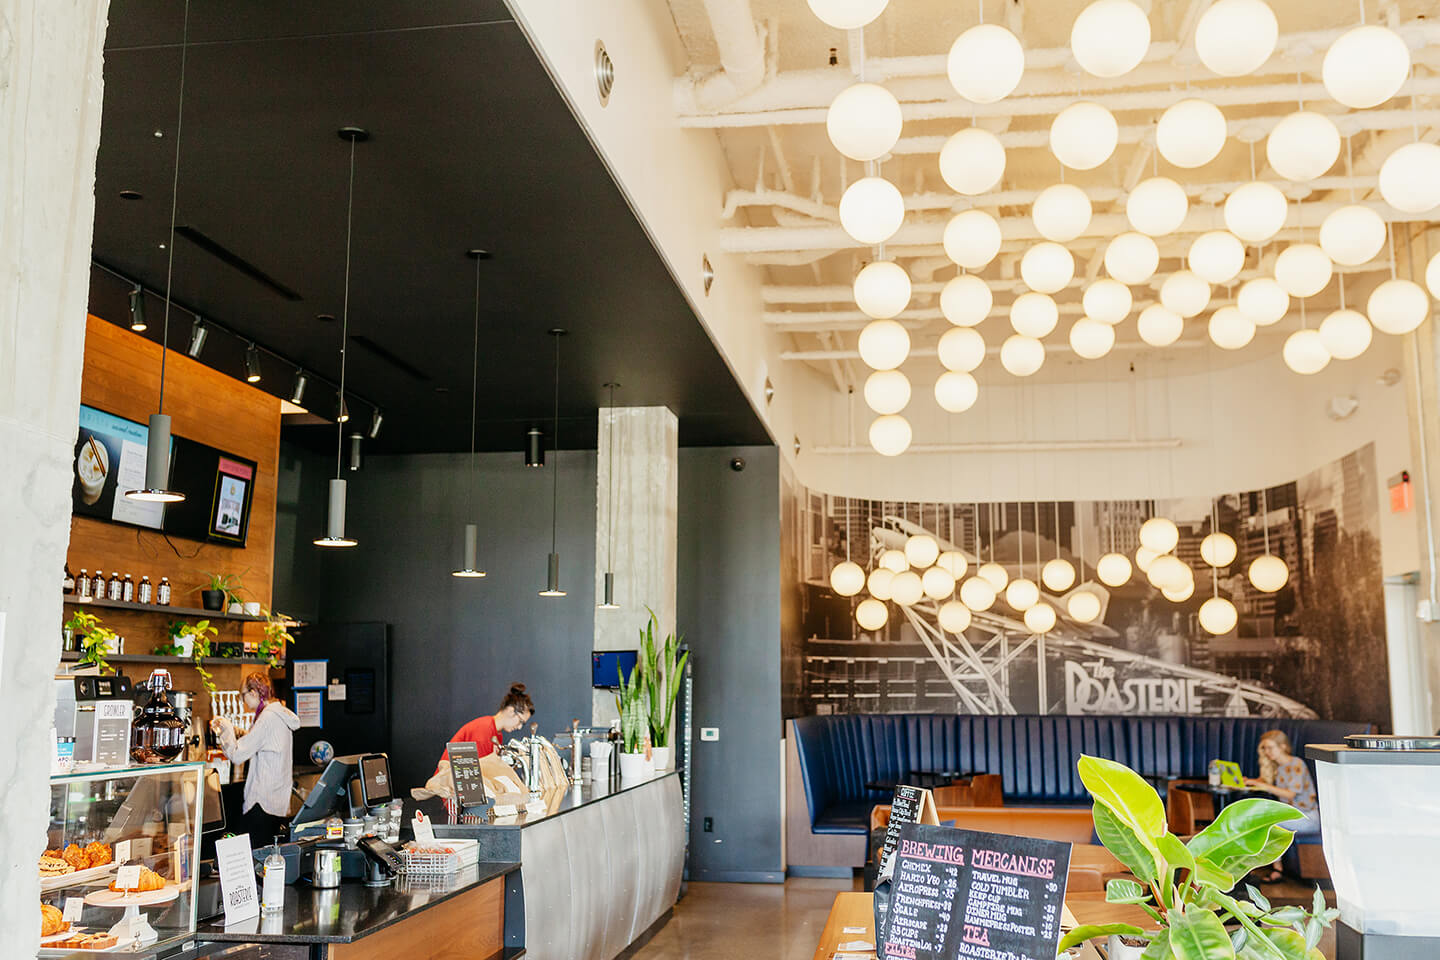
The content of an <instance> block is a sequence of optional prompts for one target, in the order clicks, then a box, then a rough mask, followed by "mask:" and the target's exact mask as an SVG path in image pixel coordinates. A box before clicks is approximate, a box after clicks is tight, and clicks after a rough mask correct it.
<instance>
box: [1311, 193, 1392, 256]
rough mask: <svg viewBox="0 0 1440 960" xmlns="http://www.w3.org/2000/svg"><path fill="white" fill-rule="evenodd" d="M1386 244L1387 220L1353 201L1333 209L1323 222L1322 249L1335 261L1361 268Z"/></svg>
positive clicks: (1321, 232) (1321, 228)
mask: <svg viewBox="0 0 1440 960" xmlns="http://www.w3.org/2000/svg"><path fill="white" fill-rule="evenodd" d="M1384 246H1385V221H1384V220H1382V219H1380V214H1378V213H1376V212H1375V211H1374V210H1371V209H1370V208H1369V207H1362V206H1360V205H1359V204H1350V205H1349V206H1345V207H1341V208H1340V209H1338V210H1334V211H1331V213H1330V215H1329V216H1327V217H1326V218H1325V220H1324V222H1323V223H1321V224H1320V249H1321V250H1324V251H1325V254H1326V256H1328V257H1329V258H1330V259H1331V260H1334V261H1335V262H1336V263H1341V264H1344V265H1345V266H1347V267H1358V266H1359V265H1360V264H1362V263H1369V262H1370V261H1371V260H1374V259H1375V257H1376V255H1378V254H1379V253H1380V251H1381V249H1382V248H1384Z"/></svg>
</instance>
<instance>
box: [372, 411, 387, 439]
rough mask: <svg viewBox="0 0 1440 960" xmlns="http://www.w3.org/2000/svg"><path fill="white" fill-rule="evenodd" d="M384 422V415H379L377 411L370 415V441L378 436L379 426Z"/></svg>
mask: <svg viewBox="0 0 1440 960" xmlns="http://www.w3.org/2000/svg"><path fill="white" fill-rule="evenodd" d="M384 422H385V414H383V413H381V412H380V411H379V410H376V411H375V412H374V413H372V414H370V439H371V440H374V439H375V438H376V437H378V436H380V425H381V424H383V423H384Z"/></svg>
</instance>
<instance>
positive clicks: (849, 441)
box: [845, 384, 855, 563]
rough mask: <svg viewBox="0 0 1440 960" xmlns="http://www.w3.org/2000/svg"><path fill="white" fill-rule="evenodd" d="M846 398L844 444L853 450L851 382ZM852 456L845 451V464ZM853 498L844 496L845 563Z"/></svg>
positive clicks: (853, 424) (848, 550)
mask: <svg viewBox="0 0 1440 960" xmlns="http://www.w3.org/2000/svg"><path fill="white" fill-rule="evenodd" d="M846 400H847V402H846V413H847V415H848V423H849V425H848V426H847V427H846V428H845V446H846V448H847V449H848V450H852V451H853V450H854V449H855V387H854V385H853V384H852V385H851V386H850V390H849V393H848V395H847V398H846ZM854 457H855V454H854V453H847V454H846V455H845V462H846V464H847V465H852V464H853V463H854ZM853 499H854V498H853V497H851V496H848V495H847V496H846V497H845V562H847V563H849V562H850V541H851V539H852V537H853V533H852V531H851V529H850V501H851V500H853Z"/></svg>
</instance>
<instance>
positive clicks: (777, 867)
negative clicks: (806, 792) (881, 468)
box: [677, 446, 784, 881]
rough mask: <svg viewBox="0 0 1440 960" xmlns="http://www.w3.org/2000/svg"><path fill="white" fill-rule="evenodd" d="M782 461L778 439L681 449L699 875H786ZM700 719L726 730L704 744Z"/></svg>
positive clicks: (694, 854)
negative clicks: (736, 461) (739, 461)
mask: <svg viewBox="0 0 1440 960" xmlns="http://www.w3.org/2000/svg"><path fill="white" fill-rule="evenodd" d="M737 456H738V457H743V458H744V459H745V469H744V470H743V471H741V472H738V473H737V472H736V471H734V470H732V469H731V468H730V460H731V458H732V457H737ZM779 469H780V452H779V450H778V449H776V448H775V447H770V446H766V447H686V448H683V449H681V451H680V497H679V499H680V518H679V527H680V529H679V570H678V596H677V604H678V607H677V611H678V616H677V619H678V627H679V630H680V632H681V633H682V634H684V636H685V639H686V641H687V642H688V643H689V645H690V649H691V651H692V653H691V657H692V660H693V662H694V676H695V712H694V721H693V722H694V725H695V732H694V735H695V744H694V751H695V752H694V761H693V763H694V768H693V779H694V786H693V790H692V793H691V804H690V825H691V829H690V876H691V878H692V879H695V880H754V881H780V880H783V879H784V868H783V866H782V851H781V843H780V837H781V834H780V825H781V807H780V805H781V789H780V475H779ZM700 727H719V728H720V739H719V741H718V742H714V743H701V742H700V740H699V738H700V730H699V728H700ZM706 817H712V818H713V821H714V831H713V832H711V833H706V832H705V831H704V823H705V818H706Z"/></svg>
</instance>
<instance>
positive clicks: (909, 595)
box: [890, 570, 925, 607]
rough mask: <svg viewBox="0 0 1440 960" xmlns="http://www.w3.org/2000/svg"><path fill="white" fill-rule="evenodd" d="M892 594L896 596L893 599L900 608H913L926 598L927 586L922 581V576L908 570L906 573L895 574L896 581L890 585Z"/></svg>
mask: <svg viewBox="0 0 1440 960" xmlns="http://www.w3.org/2000/svg"><path fill="white" fill-rule="evenodd" d="M890 592H891V593H893V594H894V596H893V597H892V598H891V599H893V600H894V601H895V602H896V603H898V604H900V606H902V607H911V606H914V605H915V604H917V603H919V602H920V598H921V597H923V596H925V584H924V581H922V580H921V579H920V574H918V573H916V572H915V571H914V570H906V571H905V572H904V573H897V574H895V579H894V580H893V581H891V583H890Z"/></svg>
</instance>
